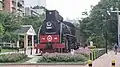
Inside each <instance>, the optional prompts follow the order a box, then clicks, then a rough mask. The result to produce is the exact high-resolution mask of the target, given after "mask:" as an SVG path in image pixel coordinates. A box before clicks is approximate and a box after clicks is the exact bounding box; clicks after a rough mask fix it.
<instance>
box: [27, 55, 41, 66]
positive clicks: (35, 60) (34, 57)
mask: <svg viewBox="0 0 120 67" xmlns="http://www.w3.org/2000/svg"><path fill="white" fill-rule="evenodd" d="M29 57H30V56H29ZM40 57H41V56H31V58H32V59H30V60H29V61H26V62H25V63H27V64H28V63H37V61H38V59H39V58H40Z"/></svg>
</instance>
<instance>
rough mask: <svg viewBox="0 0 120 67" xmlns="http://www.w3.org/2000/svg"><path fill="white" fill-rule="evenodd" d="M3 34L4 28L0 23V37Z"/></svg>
mask: <svg viewBox="0 0 120 67" xmlns="http://www.w3.org/2000/svg"><path fill="white" fill-rule="evenodd" d="M3 33H4V28H3V26H2V24H1V23H0V36H3Z"/></svg>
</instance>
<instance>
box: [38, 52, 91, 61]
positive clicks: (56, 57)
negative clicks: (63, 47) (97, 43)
mask: <svg viewBox="0 0 120 67" xmlns="http://www.w3.org/2000/svg"><path fill="white" fill-rule="evenodd" d="M88 58H89V57H88V56H87V55H83V54H74V55H71V54H70V53H64V54H60V53H51V54H49V53H48V54H45V55H43V56H42V57H41V58H40V59H39V60H38V63H41V62H86V61H87V60H88Z"/></svg>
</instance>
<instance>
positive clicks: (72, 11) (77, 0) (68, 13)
mask: <svg viewBox="0 0 120 67" xmlns="http://www.w3.org/2000/svg"><path fill="white" fill-rule="evenodd" d="M99 1H100V0H46V5H47V7H46V8H47V9H49V10H58V11H59V13H60V14H61V15H62V16H63V17H64V18H70V19H76V18H81V13H82V12H83V11H85V9H87V10H88V11H89V10H90V5H96V4H97V3H98V2H99ZM39 4H40V1H39V0H25V6H34V5H39Z"/></svg>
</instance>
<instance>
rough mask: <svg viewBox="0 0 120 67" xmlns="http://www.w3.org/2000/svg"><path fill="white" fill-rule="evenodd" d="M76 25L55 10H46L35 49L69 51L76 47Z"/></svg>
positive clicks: (77, 45)
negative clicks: (64, 19) (65, 19)
mask: <svg viewBox="0 0 120 67" xmlns="http://www.w3.org/2000/svg"><path fill="white" fill-rule="evenodd" d="M76 29H77V28H76V27H75V26H74V25H73V24H72V23H71V22H67V21H63V17H62V16H60V15H59V12H58V11H56V10H46V19H45V20H44V21H43V23H42V25H41V26H40V28H39V32H38V33H39V35H38V37H39V38H38V40H39V43H38V44H37V45H36V49H37V50H40V51H43V52H69V51H70V50H71V49H78V47H79V44H78V41H79V40H78V38H77V37H78V36H76Z"/></svg>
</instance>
